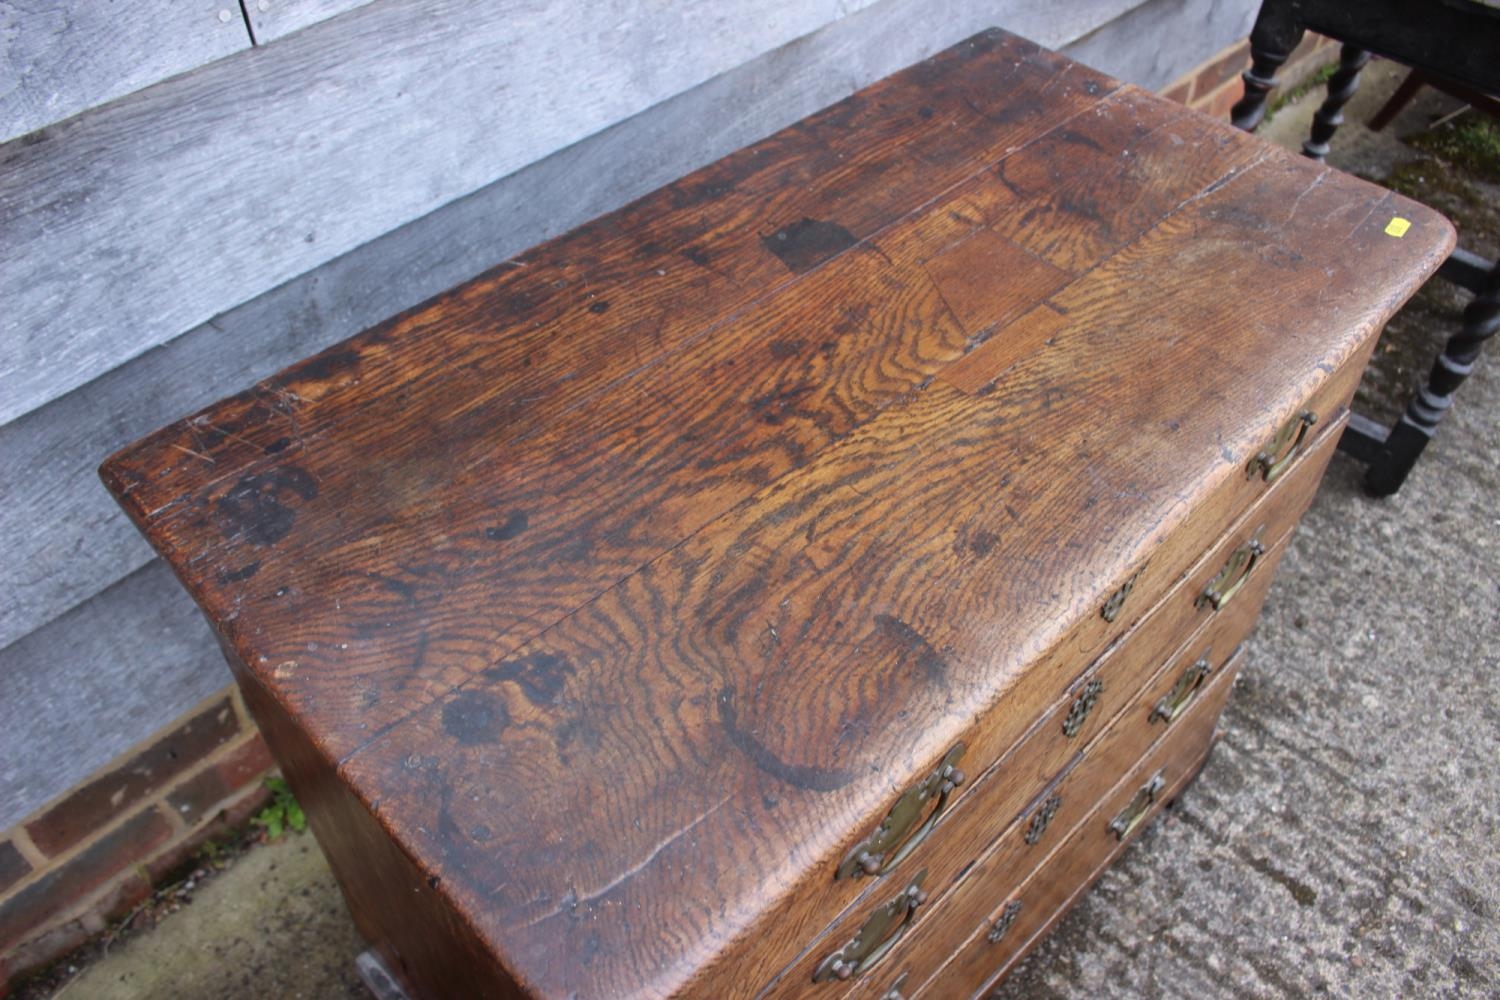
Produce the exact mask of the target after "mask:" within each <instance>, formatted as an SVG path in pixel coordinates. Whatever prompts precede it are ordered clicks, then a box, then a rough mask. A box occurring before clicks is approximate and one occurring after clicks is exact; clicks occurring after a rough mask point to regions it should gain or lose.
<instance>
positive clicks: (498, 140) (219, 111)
mask: <svg viewBox="0 0 1500 1000" xmlns="http://www.w3.org/2000/svg"><path fill="white" fill-rule="evenodd" d="M869 2H871V0H693V2H683V3H674V4H650V5H640V4H637V3H635V2H633V0H608V2H601V3H598V4H592V5H583V4H576V3H556V2H552V0H515V2H512V3H505V4H473V3H468V2H467V0H441V2H429V0H386V2H381V3H375V4H370V5H367V6H365V7H361V8H359V9H357V10H353V11H350V12H349V13H346V14H344V15H342V16H340V17H338V18H336V19H334V20H332V21H325V22H323V23H322V24H318V25H314V26H313V27H311V28H307V29H305V30H303V31H299V32H296V33H295V34H293V35H289V36H288V37H286V38H284V39H281V40H280V41H279V42H278V43H277V44H275V45H269V46H266V47H264V48H260V49H256V50H254V51H252V52H247V53H242V54H241V55H240V56H239V57H235V58H230V59H224V60H220V61H218V62H216V63H212V64H210V65H208V66H205V67H203V68H202V69H201V70H199V71H198V72H196V73H191V74H187V75H185V76H181V77H176V78H174V79H172V80H169V81H166V82H163V83H162V84H160V85H158V86H156V87H152V88H149V89H148V90H146V91H142V92H140V93H139V94H137V95H135V98H133V99H131V100H126V101H118V102H115V103H114V104H109V105H105V106H103V107H100V108H97V109H95V110H94V111H93V112H91V113H90V114H87V115H82V116H79V117H77V118H73V119H70V120H68V121H67V122H64V123H63V124H61V125H59V126H56V127H54V128H49V129H46V130H43V131H41V132H36V133H33V134H32V135H31V136H29V137H28V138H27V141H25V142H21V141H17V142H11V143H8V144H6V145H5V146H4V147H0V269H3V271H4V275H5V277H4V283H5V297H6V300H7V309H6V315H5V320H4V323H5V328H6V332H5V335H4V337H3V338H0V422H3V421H6V420H11V419H14V418H15V417H17V416H19V415H20V414H21V413H24V412H26V411H27V410H30V409H33V408H35V407H36V406H38V405H40V404H41V403H43V402H45V401H47V400H48V399H53V398H56V397H57V396H59V395H61V394H62V393H64V392H66V391H68V390H69V389H72V388H75V387H77V386H79V385H82V384H83V383H85V382H87V381H89V380H90V379H92V378H95V377H97V376H98V375H99V374H101V373H102V372H105V371H108V370H109V369H110V368H113V367H115V366H116V365H119V364H121V363H122V362H124V361H125V360H127V359H129V358H132V357H135V356H136V355H138V354H140V353H141V352H142V351H144V350H147V349H148V348H150V347H153V346H155V345H156V344H159V343H162V342H164V341H166V340H170V339H171V338H172V337H175V336H177V335H179V334H181V333H182V332H184V331H186V330H188V329H191V328H192V327H193V326H195V325H197V324H199V323H202V322H204V321H205V320H207V319H208V318H209V317H210V316H212V315H214V314H215V313H217V312H221V311H223V310H224V309H226V308H229V307H231V306H233V305H236V304H238V303H240V302H244V301H247V300H249V299H250V298H253V297H254V296H256V295H258V294H260V293H261V292H264V291H266V290H267V289H270V288H274V287H275V286H276V285H279V284H281V283H282V282H284V281H287V280H289V279H291V278H293V277H296V276H297V275H298V274H301V273H303V272H304V271H307V270H309V269H311V268H313V267H316V266H317V265H319V264H321V263H323V262H325V261H327V260H330V259H332V258H333V257H335V256H337V255H339V254H341V253H345V252H347V251H349V250H352V249H353V248H354V247H356V246H359V245H360V244H362V243H365V242H367V241H369V240H371V239H373V238H375V237H376V236H379V235H380V234H382V233H385V232H389V231H390V230H391V229H394V228H396V227H397V226H400V225H402V224H404V223H407V222H410V221H411V220H412V219H415V218H418V217H420V216H422V215H425V214H427V213H428V212H430V211H432V210H433V209H435V208H438V207H439V206H441V205H444V204H446V203H447V202H449V201H452V200H453V199H454V198H457V197H460V196H462V195H465V194H468V193H470V192H472V191H475V190H477V189H478V188H480V187H482V186H484V185H485V184H488V183H490V182H491V181H493V180H495V179H497V178H499V177H502V176H505V175H506V174H509V173H512V172H514V171H516V170H519V169H520V168H521V167H523V166H525V165H526V164H527V163H530V162H532V161H533V160H536V159H538V158H539V157H541V156H544V155H546V154H547V153H550V152H552V151H554V150H556V149H559V148H561V147H563V146H566V145H568V144H570V143H573V142H576V141H577V140H579V139H581V138H583V137H585V136H587V135H590V134H592V133H594V132H597V131H599V130H600V129H602V128H605V127H607V126H608V125H610V124H612V123H614V122H617V121H620V120H621V119H623V118H626V117H629V116H630V115H633V114H636V113H638V112H640V111H643V110H645V109H646V108H649V107H650V106H652V105H653V104H656V103H658V102H659V101H661V100H664V99H665V98H667V97H670V96H672V95H673V94H676V93H680V92H681V91H683V90H686V89H688V88H689V87H693V86H696V85H697V84H699V83H702V82H703V81H704V80H706V79H709V78H711V77H713V76H716V75H718V74H719V73H722V72H724V71H726V70H729V69H731V68H733V67H735V66H738V65H740V64H741V63H744V62H746V61H748V60H749V59H752V58H754V57H755V56H758V55H760V54H761V53H763V52H765V51H767V50H769V49H772V48H775V47H776V46H779V45H782V44H785V43H786V42H788V41H791V40H792V39H795V38H799V37H801V36H803V35H806V34H808V33H810V32H812V31H814V30H815V29H817V28H819V27H821V26H823V25H824V24H826V23H828V22H830V21H832V20H835V19H837V18H840V17H843V16H846V15H847V14H848V12H849V11H850V10H852V9H857V8H858V7H861V6H864V5H865V4H867V3H869ZM106 150H107V151H108V153H107V155H104V153H103V151H106Z"/></svg>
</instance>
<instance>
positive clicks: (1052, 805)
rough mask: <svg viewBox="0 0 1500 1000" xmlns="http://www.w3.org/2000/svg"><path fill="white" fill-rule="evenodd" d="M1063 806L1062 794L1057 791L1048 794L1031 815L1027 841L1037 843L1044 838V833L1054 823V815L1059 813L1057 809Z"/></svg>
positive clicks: (1027, 829)
mask: <svg viewBox="0 0 1500 1000" xmlns="http://www.w3.org/2000/svg"><path fill="white" fill-rule="evenodd" d="M1061 807H1062V796H1061V795H1057V794H1055V793H1054V794H1052V795H1049V796H1047V799H1046V801H1044V802H1043V803H1042V804H1041V805H1039V806H1037V807H1036V812H1035V813H1033V814H1032V816H1031V825H1030V826H1028V827H1027V828H1026V843H1028V844H1035V843H1036V842H1037V841H1039V840H1041V839H1042V834H1044V833H1046V832H1047V827H1049V826H1050V825H1052V817H1054V816H1056V815H1057V810H1058V809H1059V808H1061Z"/></svg>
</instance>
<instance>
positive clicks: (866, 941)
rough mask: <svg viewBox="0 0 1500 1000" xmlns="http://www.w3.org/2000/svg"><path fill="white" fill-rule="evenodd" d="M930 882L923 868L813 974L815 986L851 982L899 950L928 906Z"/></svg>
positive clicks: (820, 964)
mask: <svg viewBox="0 0 1500 1000" xmlns="http://www.w3.org/2000/svg"><path fill="white" fill-rule="evenodd" d="M926 878H927V869H926V868H923V869H922V870H921V871H919V872H917V874H916V875H914V876H913V877H912V880H911V881H910V882H909V883H907V886H906V888H905V889H902V890H901V891H900V892H899V893H898V894H896V895H895V896H894V897H892V898H891V900H890V901H889V902H887V903H886V904H885V905H884V906H881V907H880V908H879V909H878V910H876V911H875V912H874V913H872V914H870V916H869V918H868V919H866V920H865V922H864V924H863V925H862V926H861V927H860V929H859V933H858V934H855V935H854V937H852V938H850V940H849V942H848V943H847V944H845V945H844V946H843V947H842V948H840V949H839V950H838V951H836V952H834V953H833V954H832V955H829V956H828V957H827V958H825V959H823V961H822V962H819V963H818V967H817V969H815V970H814V971H813V982H815V983H826V982H828V981H829V980H831V979H839V980H844V979H851V978H853V977H854V976H857V975H860V974H861V973H865V972H869V971H870V970H871V969H873V968H875V966H876V965H877V964H878V963H879V962H880V960H881V959H882V958H884V957H885V956H886V954H887V953H888V952H890V950H891V949H892V948H893V947H895V945H896V942H897V941H900V940H901V938H902V937H903V936H904V935H905V934H906V932H907V931H908V930H910V929H911V924H912V921H913V920H915V919H916V917H917V909H918V908H919V907H920V906H921V905H922V904H923V903H925V902H927V893H925V892H923V891H922V882H923V880H924V879H926Z"/></svg>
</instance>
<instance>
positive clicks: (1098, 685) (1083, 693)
mask: <svg viewBox="0 0 1500 1000" xmlns="http://www.w3.org/2000/svg"><path fill="white" fill-rule="evenodd" d="M1103 693H1104V682H1103V681H1101V680H1100V679H1099V678H1097V677H1094V678H1092V679H1090V680H1089V682H1088V683H1087V684H1085V685H1084V686H1083V689H1082V690H1080V691H1079V692H1078V695H1077V697H1075V698H1074V699H1073V704H1071V705H1069V706H1068V714H1067V715H1066V716H1064V717H1063V735H1064V736H1066V737H1067V738H1068V739H1070V740H1071V739H1072V738H1073V737H1075V736H1077V735H1078V733H1079V732H1080V731H1081V730H1082V729H1083V724H1084V723H1085V722H1087V721H1088V717H1089V713H1090V712H1092V711H1093V710H1094V705H1095V704H1097V703H1098V701H1099V696H1100V695H1101V694H1103Z"/></svg>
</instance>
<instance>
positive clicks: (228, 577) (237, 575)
mask: <svg viewBox="0 0 1500 1000" xmlns="http://www.w3.org/2000/svg"><path fill="white" fill-rule="evenodd" d="M259 572H260V562H259V560H257V561H256V562H253V563H248V564H246V565H244V566H241V567H240V568H239V569H227V570H225V571H224V572H222V573H220V574H219V582H220V583H242V582H244V581H245V580H248V579H250V578H251V577H252V576H254V575H255V574H256V573H259Z"/></svg>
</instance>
